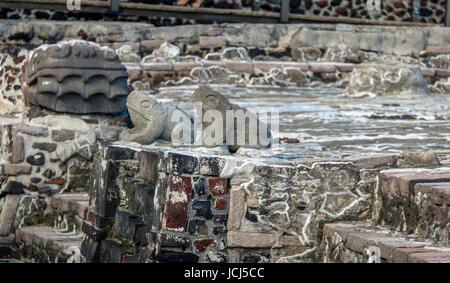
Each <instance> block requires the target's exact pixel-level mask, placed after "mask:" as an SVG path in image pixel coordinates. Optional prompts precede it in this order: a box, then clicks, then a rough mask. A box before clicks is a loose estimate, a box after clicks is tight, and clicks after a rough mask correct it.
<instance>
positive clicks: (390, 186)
mask: <svg viewBox="0 0 450 283" xmlns="http://www.w3.org/2000/svg"><path fill="white" fill-rule="evenodd" d="M380 182H381V183H380V184H381V190H382V192H383V193H389V194H391V195H392V196H402V197H408V196H410V195H411V194H414V193H415V192H419V191H420V192H422V193H427V194H428V195H429V196H430V198H431V199H432V200H436V201H439V202H442V201H443V200H447V201H448V200H449V195H448V194H449V186H448V183H449V182H450V168H438V169H415V168H411V169H390V170H385V171H381V172H380ZM439 183H441V185H437V184H439ZM446 183H447V184H446ZM433 184H434V185H433ZM447 204H448V202H447Z"/></svg>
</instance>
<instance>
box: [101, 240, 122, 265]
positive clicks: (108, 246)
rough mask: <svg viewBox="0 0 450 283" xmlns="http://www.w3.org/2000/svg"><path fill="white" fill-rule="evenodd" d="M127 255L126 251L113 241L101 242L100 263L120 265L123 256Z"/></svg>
mask: <svg viewBox="0 0 450 283" xmlns="http://www.w3.org/2000/svg"><path fill="white" fill-rule="evenodd" d="M126 254H129V252H128V251H127V250H125V249H124V248H122V247H121V246H120V243H119V242H116V241H114V240H104V241H102V242H101V262H105V263H121V262H122V258H123V256H124V255H126Z"/></svg>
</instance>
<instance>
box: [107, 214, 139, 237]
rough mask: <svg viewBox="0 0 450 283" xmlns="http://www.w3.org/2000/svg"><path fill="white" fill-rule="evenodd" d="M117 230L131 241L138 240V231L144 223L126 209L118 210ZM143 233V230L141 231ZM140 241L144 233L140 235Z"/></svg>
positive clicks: (118, 234) (118, 233)
mask: <svg viewBox="0 0 450 283" xmlns="http://www.w3.org/2000/svg"><path fill="white" fill-rule="evenodd" d="M115 220H116V221H115V223H114V225H115V228H116V230H115V232H116V234H117V236H119V237H122V238H125V239H127V240H130V241H133V242H134V241H135V240H136V232H137V230H138V228H139V227H140V226H144V223H143V222H142V221H141V220H140V219H139V218H138V217H137V216H136V215H133V214H131V213H129V212H128V211H125V210H117V212H116V219H115ZM140 232H141V233H142V231H140ZM138 238H139V241H142V235H139V237H138Z"/></svg>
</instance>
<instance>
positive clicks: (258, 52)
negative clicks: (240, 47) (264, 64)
mask: <svg viewBox="0 0 450 283" xmlns="http://www.w3.org/2000/svg"><path fill="white" fill-rule="evenodd" d="M265 55H266V51H264V50H263V49H259V48H250V49H249V50H248V56H250V57H251V58H255V57H256V56H265Z"/></svg>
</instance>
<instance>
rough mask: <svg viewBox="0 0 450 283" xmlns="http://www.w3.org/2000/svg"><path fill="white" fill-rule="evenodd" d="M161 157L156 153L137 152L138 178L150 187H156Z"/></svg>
mask: <svg viewBox="0 0 450 283" xmlns="http://www.w3.org/2000/svg"><path fill="white" fill-rule="evenodd" d="M162 157H163V156H161V154H160V153H157V152H150V151H141V152H139V177H141V179H142V180H144V182H145V183H146V184H147V185H150V186H152V187H155V186H156V181H157V179H158V166H159V162H160V160H161V159H162Z"/></svg>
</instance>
